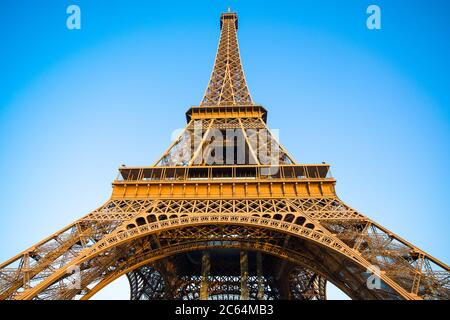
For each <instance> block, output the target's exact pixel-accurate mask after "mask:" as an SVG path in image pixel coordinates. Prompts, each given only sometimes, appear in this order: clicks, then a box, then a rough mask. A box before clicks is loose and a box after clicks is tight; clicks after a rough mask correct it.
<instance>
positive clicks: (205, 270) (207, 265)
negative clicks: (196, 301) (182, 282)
mask: <svg viewBox="0 0 450 320" xmlns="http://www.w3.org/2000/svg"><path fill="white" fill-rule="evenodd" d="M210 271H211V262H210V259H209V253H208V252H207V251H204V252H203V256H202V282H201V285H200V300H208V297H209V293H208V277H209V273H210Z"/></svg>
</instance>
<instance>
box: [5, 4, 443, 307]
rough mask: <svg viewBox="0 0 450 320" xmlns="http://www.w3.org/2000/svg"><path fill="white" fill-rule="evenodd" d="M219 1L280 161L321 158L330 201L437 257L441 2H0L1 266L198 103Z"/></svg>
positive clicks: (154, 153)
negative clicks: (231, 17)
mask: <svg viewBox="0 0 450 320" xmlns="http://www.w3.org/2000/svg"><path fill="white" fill-rule="evenodd" d="M70 4H77V5H79V6H80V7H81V11H82V29H81V30H72V31H71V30H68V29H67V28H66V18H67V15H66V8H67V6H68V5H70ZM370 4H377V5H379V6H380V7H381V10H382V30H379V31H370V30H368V29H367V28H366V17H367V15H366V8H367V7H368V5H370ZM228 6H231V8H232V10H233V11H236V12H237V13H238V16H239V34H238V36H239V42H240V47H241V55H242V59H243V63H244V68H245V72H246V78H247V81H248V85H249V87H250V90H251V93H252V95H253V98H254V100H255V101H256V102H258V103H261V104H263V105H264V106H265V107H266V108H267V109H268V110H269V125H270V126H271V127H272V128H275V129H280V138H281V141H282V143H283V144H284V146H285V147H286V148H287V149H288V150H289V151H290V153H292V154H293V155H294V156H295V158H296V160H297V161H298V162H300V163H317V162H322V161H326V162H328V163H330V164H331V165H332V173H333V175H334V177H335V178H336V179H337V181H338V183H337V191H338V193H339V195H340V197H341V198H342V200H344V201H345V202H347V203H348V204H349V205H351V206H352V207H354V208H356V209H358V210H360V211H361V212H362V213H364V214H366V215H367V216H369V217H370V218H372V219H374V220H375V221H377V222H379V223H381V224H382V225H384V226H385V227H387V228H389V229H391V230H392V231H394V232H395V233H397V234H398V235H400V236H402V237H404V238H406V239H407V240H409V241H410V242H412V243H414V244H415V245H417V246H419V247H420V248H421V249H423V250H425V251H427V252H428V253H430V254H432V255H434V256H436V257H438V258H439V259H441V260H443V261H444V262H446V263H447V264H448V263H449V261H450V250H449V235H448V232H449V227H450V218H449V215H450V209H449V206H448V205H447V201H448V198H449V195H448V191H449V181H450V171H449V165H450V161H449V160H450V157H449V156H450V153H449V151H450V148H449V147H450V146H449V138H450V86H449V74H450V59H449V53H450V42H449V39H450V19H449V17H448V16H449V15H450V2H449V1H445V0H428V1H425V0H422V1H418V0H408V1H407V0H371V1H366V0H346V1H338V0H335V1H332V0H321V1H317V0H314V1H313V0H308V1H306V0H304V1H299V0H295V1H253V0H240V1H237V0H235V1H231V0H230V1H226V0H223V1H222V0H214V1H212V0H202V1H200V0H195V1H185V0H184V1H167V0H165V1H144V0H134V1H133V0H127V1H125V0H78V1H77V0H45V1H38V0H34V1H32V0H1V1H0V39H1V40H0V167H1V168H2V174H1V179H0V191H1V193H0V200H1V201H2V208H1V210H0V260H1V261H4V260H6V259H7V258H9V257H11V256H13V255H15V254H16V253H18V252H19V251H21V250H24V249H26V248H28V247H30V246H31V245H33V244H34V243H36V242H38V241H39V240H41V239H42V238H44V237H46V236H48V235H49V234H51V233H53V232H55V231H56V230H59V229H60V228H62V227H63V226H65V225H67V224H69V223H70V222H72V221H73V220H75V219H77V218H80V217H81V216H82V215H85V214H86V213H88V212H89V211H91V210H92V209H95V208H96V207H98V206H100V205H101V204H102V203H103V202H104V201H106V200H107V199H108V197H109V195H110V192H111V184H110V183H111V182H112V180H113V179H114V178H115V177H116V174H117V168H118V167H119V166H120V165H121V164H127V165H136V166H137V165H151V164H153V162H154V161H155V160H156V159H157V158H158V156H159V155H160V154H161V153H162V152H163V151H164V150H165V149H166V148H167V146H168V145H169V143H170V137H171V133H172V131H173V130H175V129H177V128H181V127H183V126H184V125H185V117H184V112H185V111H186V110H187V109H188V108H189V107H190V106H191V105H196V104H198V103H199V102H200V100H201V98H202V94H203V92H204V90H205V88H206V85H207V82H208V79H209V76H210V73H211V68H212V66H213V60H214V56H215V51H216V49H217V44H218V36H219V16H220V13H221V12H223V11H226V9H227V7H228ZM101 294H103V296H101V297H104V298H108V297H114V298H123V297H124V298H128V292H127V288H126V282H125V281H124V279H121V280H119V281H118V282H117V283H116V284H112V285H111V286H110V287H109V288H107V290H105V292H104V293H100V294H99V295H101ZM330 296H331V297H334V298H339V297H341V296H340V295H339V294H338V293H336V292H335V291H334V290H331V294H330Z"/></svg>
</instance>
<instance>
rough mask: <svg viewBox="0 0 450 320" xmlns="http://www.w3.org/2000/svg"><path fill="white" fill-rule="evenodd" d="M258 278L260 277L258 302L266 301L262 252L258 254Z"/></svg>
mask: <svg viewBox="0 0 450 320" xmlns="http://www.w3.org/2000/svg"><path fill="white" fill-rule="evenodd" d="M256 276H257V277H258V294H257V295H256V299H257V300H263V299H264V274H263V270H262V254H261V252H257V253H256Z"/></svg>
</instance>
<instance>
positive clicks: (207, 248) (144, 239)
mask: <svg viewBox="0 0 450 320" xmlns="http://www.w3.org/2000/svg"><path fill="white" fill-rule="evenodd" d="M220 28H221V33H220V41H219V48H218V51H217V56H216V60H215V64H214V68H213V71H212V75H211V79H210V81H209V85H208V87H207V89H206V92H205V94H204V97H203V100H202V101H201V103H200V105H199V106H195V107H192V108H190V109H189V110H188V111H187V113H186V118H187V126H186V127H185V129H184V131H183V132H182V133H181V134H180V135H179V137H178V138H177V139H176V140H175V141H174V142H173V143H172V145H171V146H170V147H169V148H168V149H167V151H166V152H164V154H163V155H162V157H161V158H160V159H158V160H157V161H156V163H155V164H154V165H153V166H150V167H125V166H123V167H121V168H119V175H118V178H117V180H115V181H114V182H113V190H112V195H111V198H110V199H109V201H107V203H105V204H104V205H102V206H101V207H99V208H98V209H96V210H94V211H93V212H91V213H89V214H88V215H86V216H84V217H83V218H81V219H79V220H77V221H75V222H74V223H72V224H71V225H69V226H67V227H65V228H63V229H62V230H60V231H58V232H56V233H54V234H52V235H51V236H49V237H48V238H46V239H44V240H43V241H41V242H39V243H37V244H36V245H34V246H32V247H31V248H29V249H27V250H25V251H23V252H21V253H20V254H18V255H17V256H15V257H13V258H11V259H10V260H8V261H6V262H4V263H3V264H1V265H0V299H18V300H22V299H83V300H84V299H89V298H91V297H92V296H93V295H94V294H96V293H97V292H99V291H100V290H101V289H102V288H104V287H105V286H107V285H108V284H109V283H111V282H112V281H114V280H115V279H117V278H118V277H121V276H123V275H126V276H127V277H128V279H129V282H130V287H131V299H133V300H156V299H180V300H181V299H183V300H193V299H202V300H205V299H211V300H222V299H227V300H228V299H230V300H234V299H240V300H270V299H292V300H303V299H305V300H323V299H326V284H327V281H330V282H331V283H333V284H334V285H335V286H337V287H338V288H340V289H341V290H342V291H343V292H344V293H345V294H347V295H348V296H349V297H350V298H352V299H406V300H422V299H433V300H434V299H449V298H450V287H449V267H448V266H447V265H446V264H444V263H443V262H441V261H439V260H437V259H435V258H434V257H432V256H430V255H429V254H427V253H425V252H424V251H422V250H420V249H418V248H417V247H415V246H414V245H412V244H411V243H409V242H407V241H406V240H404V239H402V238H400V237H399V236H397V235H396V234H394V233H393V232H391V231H389V230H387V229H386V228H384V227H383V226H381V225H380V224H378V223H376V222H374V221H372V220H370V219H369V218H367V217H365V216H364V215H362V214H361V213H359V212H358V211H356V210H355V209H352V208H351V207H349V206H348V205H346V204H345V203H343V202H342V201H341V200H340V199H339V198H338V196H337V195H336V192H335V184H336V181H335V179H333V177H331V176H330V170H329V169H330V166H329V165H328V164H325V163H321V164H316V165H302V164H298V163H297V162H296V161H295V160H294V158H293V157H292V156H291V155H290V154H289V153H288V152H287V151H286V149H285V148H284V147H283V146H282V145H281V144H280V142H279V141H278V138H277V136H276V135H275V134H274V133H273V132H271V131H270V130H269V129H268V127H267V125H266V120H267V111H266V109H264V108H263V107H262V106H261V105H258V104H255V103H254V102H253V100H252V97H251V95H250V92H249V90H248V87H247V83H246V79H245V76H244V71H243V69H242V65H241V59H240V52H239V46H238V41H237V29H238V18H237V15H236V14H235V13H231V12H227V13H224V14H222V15H221V18H220Z"/></svg>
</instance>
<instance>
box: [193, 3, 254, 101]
mask: <svg viewBox="0 0 450 320" xmlns="http://www.w3.org/2000/svg"><path fill="white" fill-rule="evenodd" d="M228 11H229V12H227V13H223V14H222V15H221V17H220V29H221V32H220V41H219V48H218V49H217V55H216V60H215V63H214V68H213V71H212V74H211V79H210V81H209V85H208V88H207V89H206V92H205V95H204V97H203V100H202V102H201V104H200V105H201V106H236V105H253V100H252V97H251V96H250V92H249V90H248V87H247V83H246V81H245V75H244V70H243V68H242V64H241V57H240V52H239V45H238V40H237V29H238V18H237V15H236V13H232V12H230V11H231V10H230V8H228Z"/></svg>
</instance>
